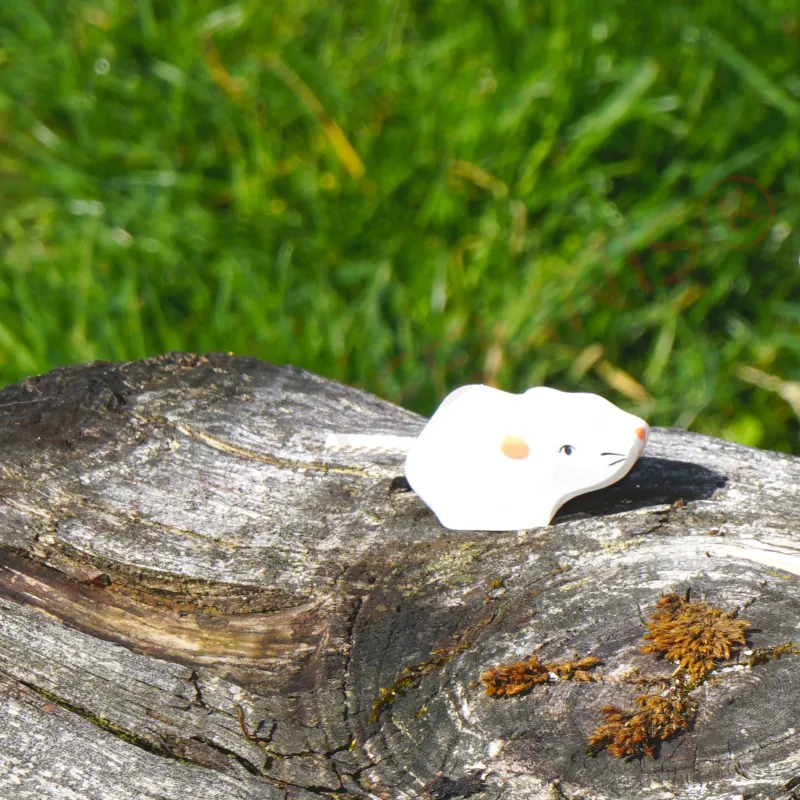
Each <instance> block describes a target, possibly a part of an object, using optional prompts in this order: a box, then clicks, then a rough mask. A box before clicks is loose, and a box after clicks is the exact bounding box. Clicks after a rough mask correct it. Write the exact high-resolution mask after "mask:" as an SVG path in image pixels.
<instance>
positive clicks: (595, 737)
mask: <svg viewBox="0 0 800 800" xmlns="http://www.w3.org/2000/svg"><path fill="white" fill-rule="evenodd" d="M636 704H637V705H638V706H639V708H640V711H638V712H630V711H624V710H622V709H621V708H617V707H616V706H603V707H602V709H600V710H601V711H602V712H603V714H605V717H606V722H605V725H601V726H600V727H599V728H597V730H596V731H595V732H594V733H593V734H592V735H591V737H590V738H589V752H590V753H595V752H597V751H598V750H602V749H603V748H605V749H606V750H608V753H609V755H611V756H613V757H614V758H641V757H642V756H651V757H653V756H655V752H656V748H657V747H658V745H659V744H660V743H661V742H662V741H665V740H667V739H669V738H670V737H672V736H675V735H676V734H678V733H681V732H682V731H684V730H685V729H686V728H687V727H688V725H689V723H690V722H691V721H692V719H694V715H695V706H694V705H693V704H692V703H691V702H690V701H689V700H688V699H687V697H686V696H685V695H684V694H683V693H681V692H677V691H676V692H674V693H673V694H670V695H668V696H666V697H662V696H661V695H658V694H641V695H639V696H638V697H637V698H636Z"/></svg>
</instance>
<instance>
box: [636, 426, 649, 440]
mask: <svg viewBox="0 0 800 800" xmlns="http://www.w3.org/2000/svg"><path fill="white" fill-rule="evenodd" d="M634 433H635V434H636V438H637V439H641V440H642V441H644V440H645V439H646V438H647V431H646V430H645V429H644V428H637V429H636V430H635V431H634Z"/></svg>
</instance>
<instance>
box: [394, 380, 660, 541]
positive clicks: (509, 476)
mask: <svg viewBox="0 0 800 800" xmlns="http://www.w3.org/2000/svg"><path fill="white" fill-rule="evenodd" d="M647 433H648V426H647V423H646V422H644V420H641V419H639V418H638V417H635V416H633V415H632V414H629V413H627V412H625V411H623V410H622V409H620V408H617V406H615V405H614V404H613V403H610V402H609V401H608V400H605V399H604V398H602V397H600V396H599V395H595V394H586V393H569V392H560V391H557V390H555V389H549V388H547V387H543V386H541V387H535V388H533V389H529V390H528V391H526V392H524V393H523V394H519V395H517V394H510V393H508V392H503V391H500V390H499V389H494V388H492V387H489V386H483V385H473V386H462V387H461V388H459V389H456V390H455V391H454V392H451V394H449V395H448V396H447V397H446V398H445V400H444V401H443V402H442V404H441V405H440V406H439V408H438V409H437V411H436V413H435V414H434V415H433V417H432V418H431V420H430V421H429V422H428V424H427V426H426V427H425V428H424V429H423V431H422V433H421V434H420V436H419V438H418V439H417V440H416V441H415V443H414V444H413V445H412V447H411V449H410V451H409V454H408V457H407V459H406V477H407V479H408V482H409V483H410V485H411V487H412V488H413V489H414V491H415V492H416V493H417V494H418V495H419V496H420V497H421V498H422V499H423V500H424V501H425V502H426V503H427V504H428V505H429V506H430V507H431V508H432V509H433V511H434V513H436V515H437V517H439V520H440V521H441V522H442V524H443V525H444V526H445V527H448V528H453V529H455V530H515V529H520V528H528V527H533V526H536V525H547V524H548V523H549V522H550V520H551V519H552V517H553V516H554V515H555V513H556V511H558V509H559V508H560V507H561V506H562V505H563V504H564V503H565V502H566V501H567V500H569V499H570V498H572V497H576V496H577V495H580V494H583V493H585V492H589V491H592V490H594V489H600V488H602V487H604V486H609V485H610V484H612V483H615V482H616V481H618V480H619V479H620V478H622V477H623V476H624V475H625V474H626V473H627V472H628V471H629V470H630V468H631V467H632V466H633V465H634V463H636V460H637V459H638V458H639V456H640V455H641V452H642V450H643V448H644V445H645V442H646V440H647Z"/></svg>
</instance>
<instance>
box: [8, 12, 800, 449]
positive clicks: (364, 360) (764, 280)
mask: <svg viewBox="0 0 800 800" xmlns="http://www.w3.org/2000/svg"><path fill="white" fill-rule="evenodd" d="M798 53H800V9H798V5H797V2H796V0H760V2H755V0H735V2H722V0H719V2H709V1H707V2H701V3H699V4H698V3H689V2H687V3H685V4H678V3H672V2H664V3H659V4H656V3H647V2H640V3H634V2H627V3H623V2H604V3H593V2H591V0H571V1H569V2H564V0H549V1H548V2H523V0H496V2H495V1H492V0H483V1H481V0H472V1H471V2H468V0H460V1H459V2H456V1H455V0H440V2H437V3H428V2H426V3H422V2H419V0H353V1H352V2H347V3H319V2H311V1H310V0H272V2H268V3H265V2H263V0H244V1H243V2H239V3H231V4H230V5H225V6H223V5H218V4H215V3H212V2H209V1H208V0H170V1H169V2H166V0H136V1H135V0H126V1H125V2H123V1H122V0H88V1H87V2H84V3H81V2H75V1H74V0H3V2H2V3H0V237H1V238H0V243H1V244H2V251H1V252H0V382H11V381H16V380H19V379H21V378H22V377H24V376H26V375H29V374H33V373H37V372H42V371H44V370H47V369H49V368H52V367H54V366H58V365H62V364H69V363H76V362H82V361H87V360H90V359H95V358H101V359H112V360H119V359H135V358H140V357H144V356H148V355H152V354H155V353H159V352H163V351H166V350H172V349H181V350H192V351H234V352H236V353H242V354H249V355H254V356H258V357H260V358H263V359H266V360H269V361H276V362H290V363H293V364H297V365H299V366H303V367H306V368H308V369H311V370H314V371H316V372H319V373H321V374H323V375H328V376H330V377H333V378H337V379H338V380H341V381H343V382H346V383H349V384H358V385H361V386H363V387H364V388H367V389H369V390H371V391H373V392H375V393H377V394H379V395H381V396H383V397H386V398H389V399H392V400H394V401H396V402H400V403H401V404H403V405H406V406H408V407H411V408H414V409H416V410H418V411H421V412H423V413H430V412H431V411H432V410H433V408H434V407H435V405H436V403H437V402H438V400H440V399H441V397H442V396H443V395H444V394H445V393H446V391H447V390H448V389H450V388H453V387H454V386H457V385H459V384H460V383H464V382H467V381H476V380H481V381H484V382H491V383H494V384H496V385H499V386H500V387H502V388H505V389H508V390H513V391H519V390H522V389H524V388H527V387H528V386H531V385H535V384H539V383H546V384H548V385H551V386H555V387H557V388H562V389H567V390H584V391H594V392H599V393H601V394H604V395H605V396H607V397H609V399H611V400H612V401H614V402H616V403H617V404H619V405H621V406H623V407H625V408H627V409H628V410H630V411H633V412H634V413H638V414H640V415H643V416H645V417H646V418H647V419H648V420H649V421H650V422H651V423H652V424H658V425H677V426H681V427H689V428H691V429H692V430H698V431H702V432H705V433H711V434H714V435H717V436H722V437H725V438H730V439H734V440H737V441H742V442H745V443H747V444H753V445H758V446H761V447H768V448H774V449H780V450H785V451H791V452H795V453H800V437H799V436H798V432H799V427H798V417H799V416H800V398H798V394H800V267H798V255H800V232H799V231H800V159H799V158H798V154H799V153H800V56H798ZM737 176H738V177H737ZM728 178H733V180H729V181H727V182H725V183H720V182H721V181H725V179H728ZM754 182H755V183H754ZM759 187H762V188H763V191H762V188H759ZM792 403H793V404H794V406H793V405H792Z"/></svg>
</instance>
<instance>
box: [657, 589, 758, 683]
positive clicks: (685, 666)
mask: <svg viewBox="0 0 800 800" xmlns="http://www.w3.org/2000/svg"><path fill="white" fill-rule="evenodd" d="M647 627H648V628H649V631H648V633H646V634H645V635H644V638H645V639H649V640H650V643H649V644H645V645H643V646H642V652H643V653H658V654H660V655H663V656H664V657H665V658H668V659H670V660H671V661H677V662H678V663H679V668H680V669H681V670H684V671H685V672H686V674H687V675H688V676H689V677H690V678H691V679H692V680H694V681H698V680H700V679H701V678H703V677H704V676H705V675H707V674H708V673H709V672H710V671H711V670H713V669H714V666H715V664H716V662H717V661H722V660H727V659H729V658H730V657H731V652H732V651H733V650H734V649H735V648H736V647H737V646H739V645H744V644H746V643H747V642H746V638H745V632H746V631H747V629H748V628H749V627H751V625H750V623H749V622H748V621H747V620H743V619H736V618H735V617H734V615H733V614H732V613H731V612H729V611H722V610H720V609H719V608H714V607H713V606H710V605H708V603H698V602H689V601H688V600H685V599H684V598H683V597H681V596H680V595H677V594H668V595H665V596H664V597H662V598H661V599H660V600H659V601H658V602H657V603H656V611H655V613H654V614H653V616H652V618H651V620H650V621H649V622H648V623H647Z"/></svg>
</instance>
